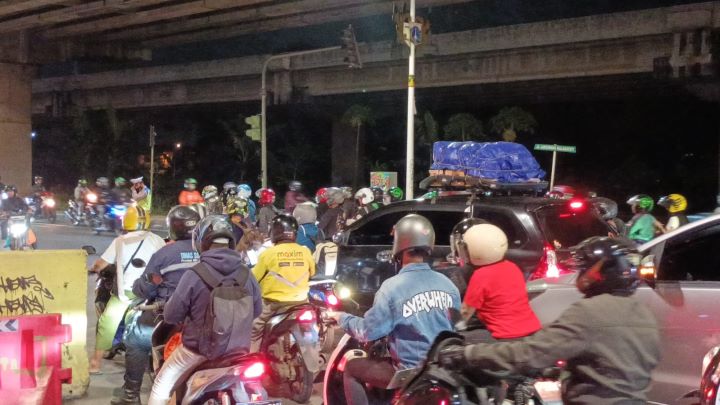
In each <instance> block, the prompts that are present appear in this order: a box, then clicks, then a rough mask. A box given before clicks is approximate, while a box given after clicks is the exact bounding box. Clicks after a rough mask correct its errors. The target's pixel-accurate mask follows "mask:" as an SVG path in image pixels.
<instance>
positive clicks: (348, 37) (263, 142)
mask: <svg viewBox="0 0 720 405" xmlns="http://www.w3.org/2000/svg"><path fill="white" fill-rule="evenodd" d="M341 39H342V41H343V45H342V46H331V47H328V48H320V49H310V50H307V51H298V52H287V53H281V54H277V55H272V56H270V57H268V58H267V59H265V62H264V63H263V66H262V77H261V80H262V85H261V86H262V87H261V88H260V117H261V125H260V171H261V179H262V187H263V188H267V186H268V179H267V87H266V85H265V82H266V79H267V70H268V66H269V65H270V62H272V61H273V60H276V59H283V58H292V57H295V56H304V55H311V54H316V53H323V52H330V51H336V50H338V49H346V50H347V51H348V55H347V56H346V57H345V58H344V60H343V61H344V62H347V63H348V67H351V68H352V67H362V61H361V60H360V52H359V50H358V45H357V42H356V40H355V31H354V30H353V28H352V25H350V26H348V28H346V29H345V30H343V35H342V38H341Z"/></svg>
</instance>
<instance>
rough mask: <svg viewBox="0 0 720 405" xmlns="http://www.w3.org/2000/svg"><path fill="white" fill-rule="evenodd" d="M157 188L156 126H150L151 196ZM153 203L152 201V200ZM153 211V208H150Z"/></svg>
mask: <svg viewBox="0 0 720 405" xmlns="http://www.w3.org/2000/svg"><path fill="white" fill-rule="evenodd" d="M154 186H155V126H154V125H150V195H153V194H154V190H155V189H154V188H153V187H154ZM150 202H151V203H152V200H150ZM150 211H152V206H150Z"/></svg>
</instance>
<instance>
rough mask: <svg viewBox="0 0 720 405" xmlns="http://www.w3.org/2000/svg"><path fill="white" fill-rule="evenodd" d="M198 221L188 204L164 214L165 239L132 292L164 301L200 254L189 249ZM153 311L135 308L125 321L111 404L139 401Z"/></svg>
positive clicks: (141, 297) (135, 402) (145, 297)
mask: <svg viewBox="0 0 720 405" xmlns="http://www.w3.org/2000/svg"><path fill="white" fill-rule="evenodd" d="M198 222H200V215H199V214H198V213H197V212H196V211H194V210H192V209H191V208H190V207H187V206H182V205H178V206H175V207H173V208H171V209H170V211H169V212H168V214H167V217H166V223H167V226H168V229H169V237H170V240H171V241H173V242H172V243H169V244H167V245H165V246H163V247H162V248H160V250H158V251H157V252H155V254H153V255H152V257H151V258H150V261H149V262H148V263H147V266H146V267H145V271H144V272H143V274H142V276H140V277H138V279H137V280H135V282H134V283H133V286H132V291H133V294H135V296H136V297H137V298H139V299H143V300H145V301H146V302H148V303H152V302H162V303H164V302H167V300H168V299H169V298H170V296H171V295H172V293H173V291H175V287H177V285H178V282H179V281H180V278H181V277H182V275H183V274H184V273H185V271H186V270H187V269H189V268H190V267H192V266H193V265H195V263H197V261H198V260H199V259H200V255H199V254H198V253H197V252H196V251H195V249H193V247H192V240H191V239H190V234H191V232H192V230H193V228H194V227H195V225H197V223H198ZM155 317H156V314H155V313H154V311H147V312H141V311H137V312H136V313H135V314H134V315H133V317H132V318H131V320H130V321H129V322H127V325H126V327H125V334H124V335H123V343H124V344H125V350H126V351H125V376H124V379H125V384H123V386H122V388H121V390H120V394H119V395H117V396H115V397H114V398H113V399H112V401H110V403H111V404H112V405H123V404H139V403H140V388H141V387H142V380H143V376H144V374H145V369H146V368H147V364H148V357H149V356H150V350H151V349H152V343H151V337H152V333H153V329H154V326H155Z"/></svg>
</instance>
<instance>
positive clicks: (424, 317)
mask: <svg viewBox="0 0 720 405" xmlns="http://www.w3.org/2000/svg"><path fill="white" fill-rule="evenodd" d="M434 246H435V230H434V229H433V226H432V224H431V223H430V221H428V220H427V219H426V218H425V217H423V216H421V215H417V214H409V215H406V216H405V217H403V218H401V219H400V221H398V223H397V224H396V225H395V230H394V240H393V249H392V253H393V259H394V260H395V263H396V268H397V267H401V268H400V271H399V272H398V274H396V275H395V276H393V277H390V278H389V279H387V280H385V282H383V284H382V285H381V286H380V289H379V290H378V292H377V293H376V294H375V301H374V302H373V306H372V307H371V308H370V309H369V310H368V311H367V312H365V316H364V317H358V316H353V315H350V314H346V313H342V312H336V313H331V314H330V316H331V317H332V318H334V319H335V320H336V321H337V322H338V325H340V326H341V327H342V328H343V329H344V330H345V332H346V333H348V334H350V335H351V336H352V337H354V338H355V339H357V340H359V341H360V342H370V341H373V340H378V339H380V338H383V337H385V336H387V337H389V344H390V355H391V358H385V359H378V358H356V359H353V360H350V361H348V362H347V363H346V364H345V373H344V377H343V378H344V387H345V399H346V400H347V403H348V404H349V405H365V404H367V403H368V398H367V394H366V392H365V388H364V385H365V384H367V385H371V386H374V387H379V388H381V389H384V388H385V387H387V385H388V383H389V382H390V381H391V380H392V377H393V376H394V375H395V371H396V370H398V369H406V368H413V367H416V366H417V365H418V364H420V363H421V362H422V361H423V360H424V359H425V356H426V355H427V352H428V350H429V349H430V345H431V344H432V342H433V341H434V340H435V338H436V337H437V335H438V334H440V332H443V331H451V330H453V323H452V321H451V319H450V313H451V312H452V311H457V310H459V309H460V292H459V291H458V289H457V287H455V285H454V284H453V283H452V282H451V281H450V280H449V279H448V278H447V277H445V276H443V275H442V274H440V273H437V272H435V271H433V270H432V269H431V268H430V266H429V265H428V264H427V263H425V261H426V260H427V259H428V258H429V257H430V254H431V253H432V249H433V247H434Z"/></svg>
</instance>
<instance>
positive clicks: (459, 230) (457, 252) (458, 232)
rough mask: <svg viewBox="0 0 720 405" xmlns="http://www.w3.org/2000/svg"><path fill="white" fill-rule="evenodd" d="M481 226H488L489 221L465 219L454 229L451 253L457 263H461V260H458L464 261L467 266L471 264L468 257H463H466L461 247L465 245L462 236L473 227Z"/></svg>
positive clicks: (451, 235)
mask: <svg viewBox="0 0 720 405" xmlns="http://www.w3.org/2000/svg"><path fill="white" fill-rule="evenodd" d="M480 224H487V221H485V220H483V219H480V218H465V219H463V220H462V221H460V222H458V223H457V224H456V225H455V226H454V227H453V229H452V232H450V252H451V253H452V258H453V259H454V260H455V262H456V263H460V260H458V259H462V260H463V261H464V263H466V264H469V263H470V262H469V261H468V260H467V259H466V257H463V256H465V253H464V252H463V249H461V245H462V244H463V242H462V239H463V237H462V235H463V234H464V233H465V232H466V231H467V230H468V229H470V228H472V226H473V225H480Z"/></svg>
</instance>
